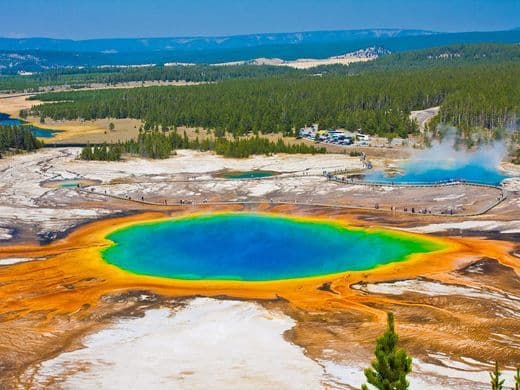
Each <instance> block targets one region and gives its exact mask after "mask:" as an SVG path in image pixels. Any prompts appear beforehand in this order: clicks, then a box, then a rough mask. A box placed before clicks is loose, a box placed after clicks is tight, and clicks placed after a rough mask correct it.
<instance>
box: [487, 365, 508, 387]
mask: <svg viewBox="0 0 520 390" xmlns="http://www.w3.org/2000/svg"><path fill="white" fill-rule="evenodd" d="M489 376H490V377H491V388H492V389H493V390H502V389H503V387H504V379H500V377H501V376H502V373H501V372H500V370H499V368H498V362H495V369H494V371H493V372H490V373H489Z"/></svg>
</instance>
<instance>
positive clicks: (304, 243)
mask: <svg viewBox="0 0 520 390" xmlns="http://www.w3.org/2000/svg"><path fill="white" fill-rule="evenodd" d="M107 238H108V239H110V240H112V241H113V242H114V243H115V245H113V246H111V247H109V248H107V249H106V250H104V251H103V257H104V259H105V260H106V261H107V262H108V263H110V264H113V265H115V266H117V267H120V268H122V269H125V270H127V271H131V272H134V273H137V274H143V275H152V276H161V277H167V278H176V279H188V280H244V281H265V280H281V279H293V278H301V277H309V276H317V275H327V274H335V273H340V272H344V271H357V270H367V269H371V268H374V267H377V266H378V265H382V264H388V263H391V262H394V261H401V260H404V259H405V258H406V257H407V256H409V255H411V254H413V253H425V252H430V251H434V250H438V249H440V247H439V244H437V243H435V242H432V241H429V240H418V239H417V238H415V237H413V236H406V235H403V234H398V233H394V232H389V231H366V230H361V229H348V228H345V227H342V226H340V225H337V224H334V223H328V222H315V221H309V220H297V219H292V218H288V217H280V216H272V215H262V214H216V215H208V216H197V217H189V218H183V219H178V220H170V221H162V222H156V223H147V224H138V225H133V226H131V227H128V228H125V229H122V230H119V231H116V232H114V233H112V234H110V235H109V236H108V237H107Z"/></svg>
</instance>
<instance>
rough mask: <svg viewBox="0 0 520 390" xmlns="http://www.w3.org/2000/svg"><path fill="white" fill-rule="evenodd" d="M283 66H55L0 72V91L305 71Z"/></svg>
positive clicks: (210, 80) (256, 76)
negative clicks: (30, 72) (17, 72)
mask: <svg viewBox="0 0 520 390" xmlns="http://www.w3.org/2000/svg"><path fill="white" fill-rule="evenodd" d="M306 73H307V72H304V71H299V70H297V69H293V68H289V67H285V66H272V65H262V66H258V65H248V64H242V65H233V66H228V65H168V66H164V65H157V66H147V67H138V68H135V67H126V68H121V67H109V68H98V67H96V68H86V69H78V68H58V69H52V70H49V71H46V72H42V73H37V74H34V75H29V76H19V75H11V76H0V91H25V90H30V91H38V90H40V89H41V88H44V87H53V86H69V87H71V88H73V89H74V88H82V87H86V86H88V85H89V84H97V83H99V84H108V85H113V84H117V83H126V82H145V81H187V82H216V81H223V80H228V79H244V78H264V77H270V76H277V75H278V76H280V75H296V74H302V75H304V74H306Z"/></svg>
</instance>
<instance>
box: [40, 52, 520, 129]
mask: <svg viewBox="0 0 520 390" xmlns="http://www.w3.org/2000/svg"><path fill="white" fill-rule="evenodd" d="M37 98H38V99H40V100H44V101H58V102H57V103H52V104H43V105H40V106H37V107H35V108H34V109H33V111H34V113H35V114H37V115H40V116H44V117H52V118H53V119H76V118H83V119H94V118H106V117H112V118H126V117H130V118H138V119H143V120H145V121H146V126H147V127H148V128H150V127H153V126H162V127H163V128H165V127H171V126H180V125H186V126H194V127H204V128H209V129H215V130H217V134H223V133H224V132H225V131H229V132H232V133H234V134H237V135H241V134H245V133H248V132H254V133H259V132H263V133H269V132H284V133H286V134H294V130H295V129H298V128H300V127H302V126H304V125H307V124H310V123H315V122H317V123H320V126H321V127H336V126H337V127H344V128H347V129H353V130H355V129H358V128H361V129H362V130H363V131H365V132H368V133H370V134H379V135H384V136H390V137H392V136H402V137H405V136H407V135H408V134H409V133H412V132H414V131H417V126H416V124H415V123H413V122H411V121H410V120H409V118H408V116H409V113H410V111H411V110H418V109H423V108H427V107H432V106H437V105H441V119H442V121H443V122H445V123H449V124H453V125H455V126H458V127H461V128H463V129H469V128H472V127H485V128H490V129H494V128H500V127H505V126H517V125H518V123H517V120H518V119H517V118H520V63H518V62H515V63H507V64H483V65H466V66H460V67H439V68H427V69H419V70H407V71H388V72H368V73H363V74H359V75H357V76H345V75H326V76H323V77H290V76H286V77H273V78H266V79H246V80H229V81H223V82H221V83H216V84H205V85H198V86H189V87H150V88H135V89H113V90H97V91H86V92H62V93H54V94H52V93H50V94H42V95H38V97H37Z"/></svg>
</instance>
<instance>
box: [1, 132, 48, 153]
mask: <svg viewBox="0 0 520 390" xmlns="http://www.w3.org/2000/svg"><path fill="white" fill-rule="evenodd" d="M42 146H43V143H42V142H41V141H39V140H38V139H37V138H36V137H35V136H34V135H33V133H32V132H31V129H29V128H27V127H25V126H1V125H0V157H1V156H2V153H3V152H6V151H9V150H14V151H21V150H25V151H33V150H36V149H38V148H41V147H42Z"/></svg>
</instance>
